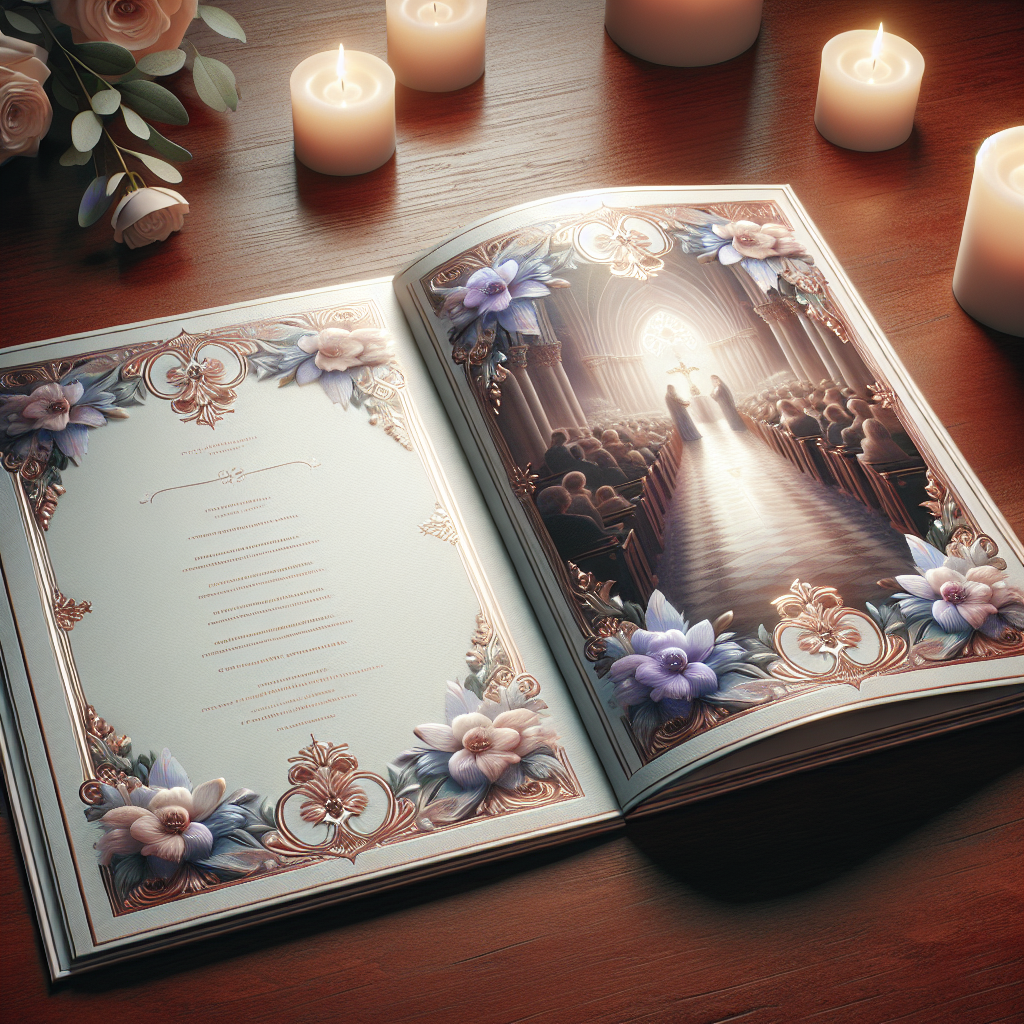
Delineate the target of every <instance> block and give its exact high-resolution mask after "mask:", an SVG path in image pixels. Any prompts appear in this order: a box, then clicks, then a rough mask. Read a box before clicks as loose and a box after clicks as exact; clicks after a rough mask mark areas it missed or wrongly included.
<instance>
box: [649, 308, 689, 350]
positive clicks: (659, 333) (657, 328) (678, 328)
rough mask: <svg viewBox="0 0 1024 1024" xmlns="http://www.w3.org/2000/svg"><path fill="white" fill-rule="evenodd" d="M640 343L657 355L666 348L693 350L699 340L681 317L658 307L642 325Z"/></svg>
mask: <svg viewBox="0 0 1024 1024" xmlns="http://www.w3.org/2000/svg"><path fill="white" fill-rule="evenodd" d="M640 345H641V346H642V348H643V350H644V351H645V352H650V354H651V355H652V356H659V355H661V353H662V352H664V351H665V350H666V349H673V350H675V351H678V352H679V353H680V354H682V351H683V350H684V349H685V350H688V351H690V352H693V351H695V350H696V349H697V348H698V347H699V346H700V342H699V341H698V340H697V338H696V336H695V335H694V333H693V331H692V330H691V329H690V327H689V325H687V324H686V323H685V322H684V321H683V320H682V319H680V318H679V317H678V316H676V315H675V314H674V313H670V312H669V311H668V310H666V309H660V310H658V312H657V313H654V314H653V315H652V316H651V318H650V319H649V320H648V321H647V323H646V324H645V325H644V331H643V334H642V335H641V337H640Z"/></svg>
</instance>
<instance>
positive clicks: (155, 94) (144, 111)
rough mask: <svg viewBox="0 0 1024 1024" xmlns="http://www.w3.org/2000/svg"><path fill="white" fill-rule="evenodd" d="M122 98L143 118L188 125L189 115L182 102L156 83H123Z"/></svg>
mask: <svg viewBox="0 0 1024 1024" xmlns="http://www.w3.org/2000/svg"><path fill="white" fill-rule="evenodd" d="M121 98H122V101H123V102H124V104H125V106H128V107H131V108H132V110H134V111H135V112H136V113H137V114H141V115H142V117H148V118H149V119H150V120H151V121H159V122H160V123H161V124H179V125H181V124H188V113H187V111H186V110H185V108H184V107H183V106H182V105H181V100H179V99H178V97H177V96H175V95H174V93H173V92H171V91H170V90H169V89H165V88H164V87H163V86H162V85H158V84H157V83H156V82H122V83H121Z"/></svg>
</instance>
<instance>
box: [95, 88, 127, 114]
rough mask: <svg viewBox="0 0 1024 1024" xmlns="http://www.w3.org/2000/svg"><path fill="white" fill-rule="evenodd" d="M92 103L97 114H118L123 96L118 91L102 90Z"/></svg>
mask: <svg viewBox="0 0 1024 1024" xmlns="http://www.w3.org/2000/svg"><path fill="white" fill-rule="evenodd" d="M90 102H91V103H92V109H93V110H95V111H96V113H97V114H116V113H117V110H118V107H120V106H121V94H120V93H119V92H118V91H117V90H116V89H101V90H100V91H99V92H98V93H96V95H95V96H93V97H92V99H91V100H90Z"/></svg>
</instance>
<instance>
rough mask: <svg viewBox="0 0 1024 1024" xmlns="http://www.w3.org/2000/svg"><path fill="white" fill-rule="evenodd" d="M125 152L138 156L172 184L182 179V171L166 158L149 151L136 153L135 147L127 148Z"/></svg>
mask: <svg viewBox="0 0 1024 1024" xmlns="http://www.w3.org/2000/svg"><path fill="white" fill-rule="evenodd" d="M125 152H126V153H131V155H132V156H137V157H138V158H139V159H140V160H141V161H142V162H143V163H144V164H145V165H146V166H147V167H148V168H149V169H150V170H151V171H152V172H153V173H154V174H155V175H157V177H160V178H163V180H164V181H169V182H171V183H172V184H177V183H178V182H179V181H181V171H179V170H178V168H177V167H172V166H171V164H169V163H167V161H166V160H161V159H160V158H159V157H156V156H150V155H149V154H148V153H136V152H135V150H134V149H127V150H125Z"/></svg>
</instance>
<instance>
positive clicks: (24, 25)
mask: <svg viewBox="0 0 1024 1024" xmlns="http://www.w3.org/2000/svg"><path fill="white" fill-rule="evenodd" d="M4 14H5V15H7V20H8V21H9V22H10V23H11V28H16V29H17V30H18V31H19V32H27V33H28V34H29V35H31V36H39V35H42V34H43V30H42V29H41V28H40V27H39V26H38V25H37V24H36V23H35V22H34V21H31V20H29V19H28V18H26V17H25V15H24V14H18V13H17V12H15V11H4ZM232 20H233V19H232ZM243 38H244V37H243Z"/></svg>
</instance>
